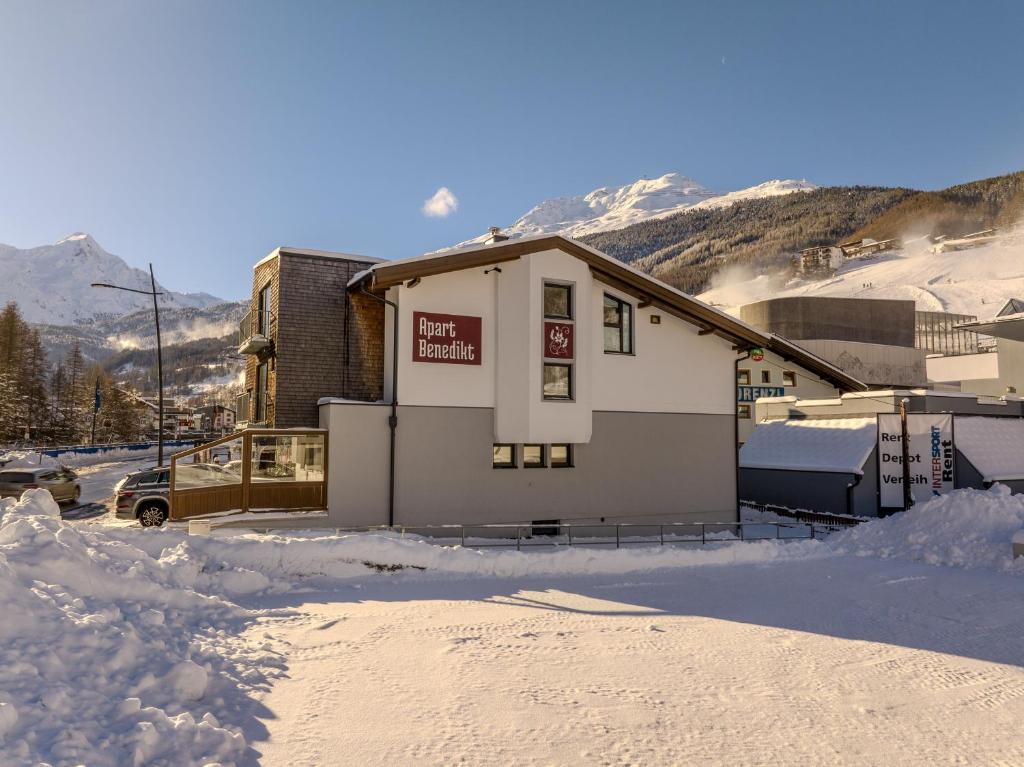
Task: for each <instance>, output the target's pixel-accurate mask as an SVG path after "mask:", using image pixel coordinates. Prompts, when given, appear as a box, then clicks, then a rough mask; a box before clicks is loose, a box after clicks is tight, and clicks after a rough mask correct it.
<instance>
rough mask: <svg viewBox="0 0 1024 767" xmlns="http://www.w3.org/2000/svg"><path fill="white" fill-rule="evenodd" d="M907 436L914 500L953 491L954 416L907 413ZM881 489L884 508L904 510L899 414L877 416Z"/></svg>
mask: <svg viewBox="0 0 1024 767" xmlns="http://www.w3.org/2000/svg"><path fill="white" fill-rule="evenodd" d="M907 435H908V436H909V438H910V439H909V446H908V450H907V454H908V461H907V463H908V464H909V466H910V487H911V489H912V492H913V495H914V500H915V501H924V500H927V499H928V498H930V497H931V496H934V495H944V494H945V493H948V492H950V491H951V490H953V454H954V450H953V416H952V415H951V414H949V413H945V414H933V413H908V414H907ZM878 487H879V490H880V495H881V506H882V507H883V508H903V435H902V429H901V428H900V416H899V414H898V413H879V415H878Z"/></svg>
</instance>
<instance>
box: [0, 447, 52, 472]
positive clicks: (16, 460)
mask: <svg viewBox="0 0 1024 767" xmlns="http://www.w3.org/2000/svg"><path fill="white" fill-rule="evenodd" d="M56 465H57V462H56V461H55V460H54V459H53V458H51V457H50V456H48V455H40V454H39V452H38V451H34V450H8V451H7V452H6V453H3V454H2V455H0V469H34V468H37V467H39V466H56Z"/></svg>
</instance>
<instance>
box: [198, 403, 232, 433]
mask: <svg viewBox="0 0 1024 767" xmlns="http://www.w3.org/2000/svg"><path fill="white" fill-rule="evenodd" d="M195 412H196V415H197V416H198V417H199V419H200V420H199V429H200V430H201V431H204V432H206V433H207V434H216V435H221V436H223V435H224V434H227V433H229V432H232V431H234V430H235V411H234V410H232V409H231V408H229V407H226V406H224V405H202V406H200V407H197V408H196V411H195Z"/></svg>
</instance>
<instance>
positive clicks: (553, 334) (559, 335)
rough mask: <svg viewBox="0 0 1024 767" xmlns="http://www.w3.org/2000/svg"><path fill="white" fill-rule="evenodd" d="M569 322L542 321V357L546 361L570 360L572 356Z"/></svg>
mask: <svg viewBox="0 0 1024 767" xmlns="http://www.w3.org/2000/svg"><path fill="white" fill-rule="evenodd" d="M575 329H576V326H575V325H573V324H572V323H571V322H552V321H551V320H545V321H544V356H545V357H547V358H548V359H555V360H571V359H572V358H573V356H574V350H573V331H574V330H575Z"/></svg>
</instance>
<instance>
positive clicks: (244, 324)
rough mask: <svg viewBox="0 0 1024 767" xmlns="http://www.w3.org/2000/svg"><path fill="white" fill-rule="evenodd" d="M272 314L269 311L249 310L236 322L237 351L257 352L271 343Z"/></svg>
mask: <svg viewBox="0 0 1024 767" xmlns="http://www.w3.org/2000/svg"><path fill="white" fill-rule="evenodd" d="M273 324H274V316H273V314H272V313H271V312H269V311H262V312H261V311H252V310H249V311H248V312H246V313H245V316H244V317H242V320H241V322H239V323H238V353H239V354H259V353H260V352H262V351H264V350H265V349H267V348H268V347H269V346H270V345H271V343H272V335H273V331H274V327H273Z"/></svg>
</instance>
